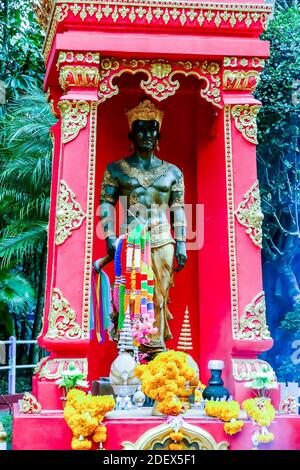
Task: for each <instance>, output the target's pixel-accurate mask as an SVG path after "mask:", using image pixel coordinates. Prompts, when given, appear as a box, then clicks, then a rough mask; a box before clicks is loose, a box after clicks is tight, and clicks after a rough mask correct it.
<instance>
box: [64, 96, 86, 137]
mask: <svg viewBox="0 0 300 470" xmlns="http://www.w3.org/2000/svg"><path fill="white" fill-rule="evenodd" d="M58 107H59V109H60V113H61V117H62V124H61V127H62V141H63V143H64V144H66V143H67V142H71V141H72V140H74V139H75V138H76V137H77V136H78V134H79V132H80V131H81V129H83V128H84V127H85V126H86V125H87V116H88V114H89V112H90V105H89V103H88V102H87V101H83V100H79V101H77V100H73V101H69V100H62V101H60V102H59V103H58Z"/></svg>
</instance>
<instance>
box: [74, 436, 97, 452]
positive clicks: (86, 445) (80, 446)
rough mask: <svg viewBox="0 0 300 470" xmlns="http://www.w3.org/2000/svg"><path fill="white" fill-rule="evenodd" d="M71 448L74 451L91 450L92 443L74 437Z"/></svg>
mask: <svg viewBox="0 0 300 470" xmlns="http://www.w3.org/2000/svg"><path fill="white" fill-rule="evenodd" d="M71 447H72V449H73V450H89V449H90V448H91V447H92V443H91V441H89V440H88V439H76V438H75V437H73V439H72V442H71Z"/></svg>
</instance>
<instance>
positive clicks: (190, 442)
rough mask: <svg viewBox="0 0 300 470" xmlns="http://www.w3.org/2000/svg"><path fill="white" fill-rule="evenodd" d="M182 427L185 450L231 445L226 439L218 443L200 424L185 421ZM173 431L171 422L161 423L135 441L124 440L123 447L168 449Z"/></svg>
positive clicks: (224, 447)
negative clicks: (195, 424)
mask: <svg viewBox="0 0 300 470" xmlns="http://www.w3.org/2000/svg"><path fill="white" fill-rule="evenodd" d="M180 429H181V430H182V432H183V435H184V440H183V441H184V445H185V449H184V450H188V449H190V450H191V449H195V450H227V449H228V447H229V443H228V442H226V441H222V442H219V443H217V442H216V441H215V440H214V438H213V436H212V435H211V434H209V433H208V432H207V431H205V430H204V429H202V428H201V427H200V426H194V425H192V424H188V423H186V422H183V423H182V424H181V425H180ZM171 431H172V427H171V425H170V424H161V425H160V426H155V427H153V428H151V429H149V430H148V431H146V432H145V433H144V434H142V435H141V436H140V437H139V438H138V440H137V441H136V442H134V443H133V442H130V441H125V442H122V447H123V449H124V450H158V449H159V450H168V449H169V447H168V445H169V442H170V432H171Z"/></svg>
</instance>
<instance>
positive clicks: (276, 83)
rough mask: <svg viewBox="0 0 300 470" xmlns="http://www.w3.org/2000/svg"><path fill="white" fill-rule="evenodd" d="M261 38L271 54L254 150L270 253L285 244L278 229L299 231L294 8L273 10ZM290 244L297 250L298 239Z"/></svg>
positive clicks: (299, 37) (299, 33)
mask: <svg viewBox="0 0 300 470" xmlns="http://www.w3.org/2000/svg"><path fill="white" fill-rule="evenodd" d="M263 39H265V40H269V41H270V42H271V56H270V58H269V59H268V61H267V63H266V67H265V69H264V71H263V73H262V76H261V81H260V83H259V85H258V88H257V93H256V95H257V98H259V99H260V100H261V101H262V103H263V107H262V109H261V111H260V113H259V115H258V136H259V145H258V149H257V150H258V164H259V165H258V170H259V177H260V187H261V198H262V208H263V212H264V215H265V222H264V256H265V257H267V258H269V259H273V258H274V257H278V256H281V255H282V253H283V251H284V250H285V246H284V245H285V240H284V239H282V237H281V234H282V233H284V234H285V235H292V236H294V235H295V236H299V235H300V232H299V210H298V205H299V203H300V191H299V190H300V172H299V165H298V162H297V159H298V158H299V127H298V126H299V117H300V116H299V111H300V106H299V104H300V98H299V86H300V81H299V70H300V55H299V43H300V13H299V10H298V9H297V8H289V9H288V10H285V11H276V12H275V16H274V19H273V20H272V21H271V22H270V24H269V27H268V30H267V31H266V32H265V33H264V35H263ZM295 242H296V240H295ZM295 249H296V251H297V250H299V246H298V243H296V246H295Z"/></svg>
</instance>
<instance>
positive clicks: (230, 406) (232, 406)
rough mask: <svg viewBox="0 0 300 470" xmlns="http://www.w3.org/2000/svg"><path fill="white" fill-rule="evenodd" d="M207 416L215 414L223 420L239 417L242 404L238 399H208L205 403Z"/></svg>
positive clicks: (215, 416) (214, 415)
mask: <svg viewBox="0 0 300 470" xmlns="http://www.w3.org/2000/svg"><path fill="white" fill-rule="evenodd" d="M205 413H206V414H207V416H213V417H214V418H218V419H220V420H222V421H231V420H232V419H237V418H238V417H239V415H240V405H239V404H238V402H237V401H234V400H232V401H208V402H206V405H205Z"/></svg>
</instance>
